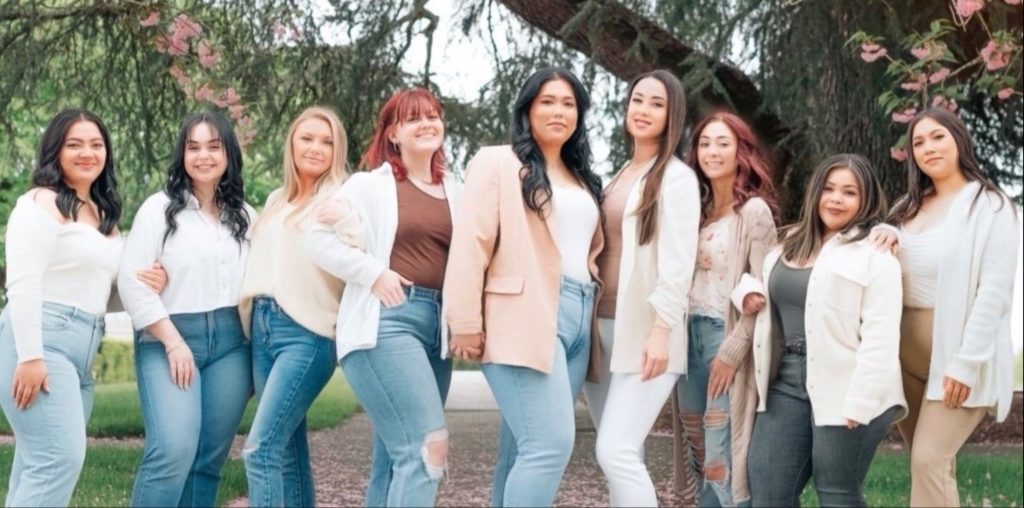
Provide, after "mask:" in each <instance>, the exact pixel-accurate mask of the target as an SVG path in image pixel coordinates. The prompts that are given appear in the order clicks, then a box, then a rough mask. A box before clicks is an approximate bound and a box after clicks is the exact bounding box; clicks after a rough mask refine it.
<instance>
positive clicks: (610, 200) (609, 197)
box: [597, 171, 642, 319]
mask: <svg viewBox="0 0 1024 508" xmlns="http://www.w3.org/2000/svg"><path fill="white" fill-rule="evenodd" d="M641 175H642V172H640V171H634V172H632V173H630V174H623V175H620V176H619V177H618V179H617V180H615V181H614V182H613V183H612V184H611V185H610V186H609V187H608V188H607V189H605V192H604V200H602V201H601V211H602V212H604V250H603V251H601V254H599V255H598V256H597V269H598V273H599V274H600V275H601V281H602V282H604V290H603V291H602V292H601V301H600V302H598V304H597V315H598V317H603V318H608V319H615V303H616V293H617V292H618V290H619V262H620V261H621V260H622V219H623V216H624V214H625V212H626V200H627V199H628V198H629V192H630V190H632V189H633V184H635V183H636V180H637V178H639V177H640V176H641ZM634 241H635V240H634Z"/></svg>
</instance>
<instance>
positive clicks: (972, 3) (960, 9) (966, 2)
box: [956, 0, 985, 18]
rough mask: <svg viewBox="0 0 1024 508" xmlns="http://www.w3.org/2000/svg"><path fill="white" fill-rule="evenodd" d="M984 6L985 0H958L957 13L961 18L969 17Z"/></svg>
mask: <svg viewBox="0 0 1024 508" xmlns="http://www.w3.org/2000/svg"><path fill="white" fill-rule="evenodd" d="M984 6H985V2H984V0H956V13H957V15H959V16H960V17H961V18H967V17H970V16H971V15H973V14H974V13H975V12H978V11H980V10H981V8H982V7H984Z"/></svg>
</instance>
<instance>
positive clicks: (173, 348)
mask: <svg viewBox="0 0 1024 508" xmlns="http://www.w3.org/2000/svg"><path fill="white" fill-rule="evenodd" d="M184 344H185V341H183V340H182V341H179V342H178V343H177V344H175V345H174V346H173V347H171V348H170V349H168V350H167V351H165V353H166V354H171V353H173V352H174V350H175V349H178V348H179V347H181V346H183V345H184Z"/></svg>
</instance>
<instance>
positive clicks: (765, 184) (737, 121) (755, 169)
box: [686, 111, 779, 224]
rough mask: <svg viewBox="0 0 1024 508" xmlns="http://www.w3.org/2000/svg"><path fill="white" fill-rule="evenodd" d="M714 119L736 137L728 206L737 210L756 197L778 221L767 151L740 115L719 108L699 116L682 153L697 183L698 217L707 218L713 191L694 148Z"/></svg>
mask: <svg viewBox="0 0 1024 508" xmlns="http://www.w3.org/2000/svg"><path fill="white" fill-rule="evenodd" d="M714 122H721V123H722V124H723V125H725V127H726V128H727V129H729V131H730V132H732V135H733V137H735V138H736V180H735V181H734V182H733V187H732V195H733V204H732V209H733V210H734V211H736V212H737V213H738V212H739V211H740V209H741V208H743V205H744V204H746V202H747V200H749V199H750V198H753V197H758V198H761V199H763V200H764V202H765V203H767V204H768V208H769V209H770V210H771V212H772V218H774V219H775V223H776V224H778V222H779V204H778V201H777V200H776V198H775V185H774V184H773V183H772V173H773V170H772V166H771V163H770V162H769V157H768V154H767V153H766V152H765V150H764V148H763V146H762V145H761V143H760V142H759V141H758V139H757V136H756V135H755V134H754V131H753V130H752V129H751V128H750V126H749V125H747V123H746V122H744V121H743V119H742V118H740V117H738V116H736V115H734V114H732V113H729V112H727V111H722V112H718V113H713V114H711V115H708V116H707V117H705V118H704V119H703V120H701V121H700V122H699V123H698V124H697V126H696V127H694V128H693V133H692V134H691V136H690V147H689V152H688V153H687V156H686V163H687V164H688V165H689V166H690V167H692V168H696V169H697V170H698V171H697V181H698V182H699V183H700V219H701V223H703V222H704V221H705V220H707V218H708V215H709V214H710V213H711V209H712V207H714V201H715V195H714V192H713V191H712V188H711V180H709V179H708V177H707V175H705V174H704V170H703V169H701V168H700V161H699V160H698V159H697V152H698V149H699V147H700V136H701V134H703V133H704V129H705V128H707V126H708V125H711V124H712V123H714Z"/></svg>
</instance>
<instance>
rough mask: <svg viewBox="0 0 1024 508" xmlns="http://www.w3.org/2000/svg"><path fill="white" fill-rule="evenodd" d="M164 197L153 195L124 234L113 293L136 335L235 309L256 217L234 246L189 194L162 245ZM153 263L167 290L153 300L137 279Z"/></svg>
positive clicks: (219, 224) (226, 231) (228, 232)
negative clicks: (178, 317) (185, 317)
mask: <svg viewBox="0 0 1024 508" xmlns="http://www.w3.org/2000/svg"><path fill="white" fill-rule="evenodd" d="M169 202H170V198H169V197H168V196H167V194H165V193H164V192H158V193H156V194H154V195H152V196H150V197H149V198H148V199H146V201H145V203H143V204H142V207H140V208H139V211H138V213H137V214H136V215H135V220H134V222H133V224H132V229H131V231H130V232H129V233H128V241H127V244H126V246H125V252H124V258H123V260H122V262H121V270H120V273H119V274H118V277H117V288H118V291H119V292H120V295H121V301H122V303H124V308H125V310H126V311H128V314H129V315H131V317H132V325H133V326H134V327H135V329H136V330H141V329H143V328H145V327H147V326H149V325H151V324H153V323H155V322H157V321H159V320H161V319H163V318H166V317H168V316H169V315H170V314H182V313H192V312H207V311H211V310H215V309H219V308H222V307H233V306H236V305H238V293H239V289H240V287H241V285H242V275H243V274H244V272H245V262H246V258H247V257H248V254H249V240H248V238H249V234H250V231H251V230H252V224H253V223H255V222H256V212H255V210H254V209H253V208H252V207H251V206H249V205H248V204H246V205H245V209H246V211H247V212H248V213H249V228H250V230H249V231H247V232H246V239H245V240H244V241H242V242H241V243H239V242H237V241H236V240H235V239H234V238H233V237H232V235H231V230H230V228H228V226H227V225H225V224H224V223H223V222H215V221H213V220H212V219H211V218H210V217H208V216H206V215H205V214H203V212H202V211H201V210H200V209H199V201H198V200H196V198H195V196H192V195H191V194H190V195H189V196H188V203H187V204H186V206H185V208H184V209H183V210H182V211H181V212H179V213H178V215H177V216H176V217H175V219H176V221H177V223H178V228H177V230H176V231H175V232H174V233H173V234H172V235H170V236H169V237H167V241H166V242H165V241H164V233H165V232H166V231H167V219H166V217H165V210H166V207H167V204H168V203H169ZM157 261H159V262H160V264H161V265H163V267H164V270H166V271H167V286H166V287H165V288H164V290H163V292H162V293H160V294H159V295H157V294H155V293H153V292H152V291H151V290H150V289H149V288H148V287H146V285H145V284H143V283H142V282H141V281H140V280H139V279H138V277H137V273H138V271H139V270H142V269H145V268H149V267H151V266H152V265H153V263H154V262H157Z"/></svg>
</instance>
